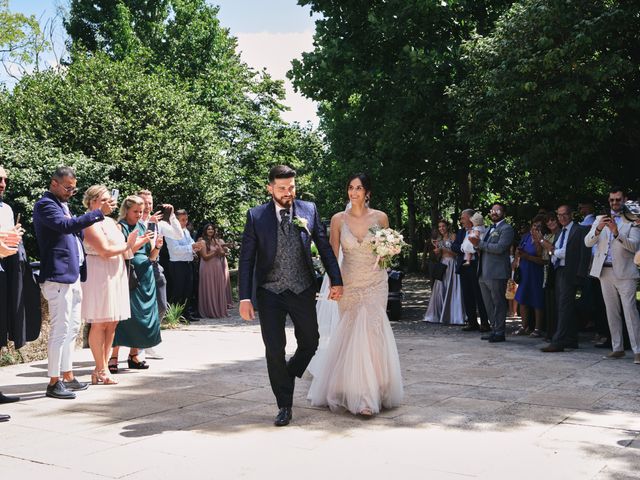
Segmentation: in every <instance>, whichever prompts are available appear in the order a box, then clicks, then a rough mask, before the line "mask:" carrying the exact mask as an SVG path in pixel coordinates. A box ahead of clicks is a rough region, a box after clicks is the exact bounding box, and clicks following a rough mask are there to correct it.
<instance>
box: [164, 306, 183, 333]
mask: <svg viewBox="0 0 640 480" xmlns="http://www.w3.org/2000/svg"><path fill="white" fill-rule="evenodd" d="M184 307H185V305H184V304H182V303H170V304H169V305H167V312H166V313H165V314H164V318H163V319H162V323H161V324H160V328H161V329H162V330H170V329H173V328H179V327H180V326H181V325H187V324H188V323H189V322H188V321H187V319H186V318H184V316H183V315H182V314H183V313H184Z"/></svg>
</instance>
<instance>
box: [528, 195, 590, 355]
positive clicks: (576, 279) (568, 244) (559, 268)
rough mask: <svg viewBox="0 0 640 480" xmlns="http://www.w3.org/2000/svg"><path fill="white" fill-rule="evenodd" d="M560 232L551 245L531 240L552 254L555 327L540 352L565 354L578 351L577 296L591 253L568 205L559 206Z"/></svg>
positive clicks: (584, 230) (546, 242) (586, 229)
mask: <svg viewBox="0 0 640 480" xmlns="http://www.w3.org/2000/svg"><path fill="white" fill-rule="evenodd" d="M557 215H558V222H559V223H560V225H561V226H562V230H561V231H560V234H559V235H558V238H557V239H556V241H555V242H554V243H552V242H550V241H548V240H545V239H543V238H541V237H542V235H541V234H536V235H535V236H534V240H536V241H538V242H540V243H541V244H542V246H543V247H544V248H545V249H547V250H548V251H549V253H550V254H551V264H552V265H553V268H554V270H555V294H556V308H557V313H556V318H557V321H558V327H557V329H556V333H555V334H554V335H553V338H552V339H551V343H550V344H549V345H548V346H546V347H544V348H542V349H541V350H542V351H543V352H564V349H565V348H578V320H577V318H576V292H577V290H578V286H579V285H581V284H582V283H584V281H585V279H586V276H587V269H588V268H589V260H590V258H591V250H589V249H588V248H587V247H586V245H585V244H584V237H585V235H586V234H587V231H588V228H587V227H583V226H581V225H578V224H577V223H576V222H574V221H573V220H572V215H573V210H572V208H571V207H570V206H569V205H560V206H559V207H558V211H557Z"/></svg>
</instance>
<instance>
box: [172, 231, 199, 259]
mask: <svg viewBox="0 0 640 480" xmlns="http://www.w3.org/2000/svg"><path fill="white" fill-rule="evenodd" d="M166 242H167V249H168V250H169V260H170V261H172V262H190V261H192V260H193V247H192V245H193V244H194V243H195V242H194V241H193V238H191V234H190V233H189V230H187V229H186V228H185V229H183V230H182V237H181V238H180V240H174V239H173V238H167V239H166Z"/></svg>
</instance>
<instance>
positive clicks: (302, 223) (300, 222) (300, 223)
mask: <svg viewBox="0 0 640 480" xmlns="http://www.w3.org/2000/svg"><path fill="white" fill-rule="evenodd" d="M293 224H294V225H295V226H296V227H298V228H304V229H305V231H306V232H307V233H308V234H309V236H311V232H310V231H309V227H307V225H308V224H309V220H307V219H306V218H302V217H298V216H297V215H296V216H295V217H293Z"/></svg>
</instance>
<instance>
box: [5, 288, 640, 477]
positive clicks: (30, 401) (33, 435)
mask: <svg viewBox="0 0 640 480" xmlns="http://www.w3.org/2000/svg"><path fill="white" fill-rule="evenodd" d="M420 285H421V284H420V282H419V281H418V282H416V285H414V287H415V288H412V294H413V298H410V299H409V300H408V308H407V309H406V310H405V315H404V318H405V320H403V321H402V322H398V323H395V324H394V325H393V327H394V331H395V333H396V339H397V343H398V349H399V352H400V357H401V363H402V367H403V377H404V382H405V400H404V403H403V405H402V406H400V407H399V408H396V409H393V410H389V411H384V412H383V413H382V414H380V415H379V416H377V417H375V418H373V419H363V418H361V417H355V416H352V415H350V414H332V413H330V412H329V411H327V410H325V409H319V408H313V407H310V406H309V404H308V403H307V401H306V398H305V397H306V392H307V390H308V387H309V378H303V379H302V380H300V381H298V382H297V386H296V398H295V405H294V411H293V413H294V419H293V423H292V424H291V425H290V426H289V427H286V428H276V427H273V426H272V421H273V417H274V416H275V413H276V407H275V405H274V400H273V396H272V394H271V391H270V388H269V384H268V379H267V375H266V367H265V362H264V359H263V347H262V342H261V337H260V331H259V326H258V325H257V322H252V323H243V322H242V321H241V320H240V319H239V318H238V317H237V316H233V317H230V318H228V319H225V320H207V321H203V322H199V323H195V324H192V325H190V326H188V327H185V328H183V329H181V330H174V331H165V332H163V339H164V341H163V343H162V344H161V346H160V348H159V349H158V350H161V351H162V354H163V355H164V357H165V358H164V359H163V360H150V361H149V363H150V364H151V368H150V369H149V370H147V371H131V370H126V369H125V370H122V373H120V374H118V376H117V379H118V380H119V381H120V384H119V385H114V386H92V387H90V388H89V390H87V391H85V392H79V394H78V398H77V399H76V400H72V401H65V400H54V399H48V398H46V397H44V387H45V383H46V380H47V379H46V363H45V362H42V361H41V362H33V363H29V364H24V365H14V366H9V367H4V368H2V369H0V386H1V387H2V388H1V389H2V391H3V392H4V393H6V394H19V395H20V396H21V397H22V399H23V400H22V401H21V402H19V403H14V404H9V405H0V412H1V413H8V414H10V415H11V416H12V419H11V421H10V422H8V423H2V424H0V439H1V440H2V441H1V446H0V472H1V475H2V477H1V478H2V479H13V478H15V479H18V478H27V479H32V478H33V479H35V478H39V479H40V478H47V479H76V478H77V479H104V478H109V479H111V478H125V479H140V480H146V479H150V480H151V479H153V480H159V479H176V478H180V479H236V478H241V479H279V478H292V477H299V476H300V477H303V478H304V479H305V480H311V479H324V480H328V479H334V478H337V479H344V478H352V479H354V480H355V479H356V478H358V479H360V478H371V479H378V478H393V477H396V476H397V477H399V478H409V479H413V478H416V479H418V478H420V479H461V478H474V479H476V478H477V479H496V478H520V479H529V478H531V479H545V480H546V479H598V480H604V479H631V478H640V473H639V470H640V468H639V467H640V399H639V394H640V366H638V365H634V364H633V362H632V357H631V356H630V355H627V357H626V358H624V359H621V360H605V359H603V354H604V353H606V351H605V352H603V351H601V350H597V349H595V348H593V347H592V346H590V344H589V342H588V340H587V339H585V341H584V342H583V345H584V348H581V349H579V350H576V351H573V352H566V353H559V354H542V353H541V352H539V351H538V349H537V347H539V346H540V345H542V343H541V342H539V341H537V340H535V339H530V338H521V337H509V338H508V341H507V342H506V343H501V344H488V343H486V342H483V341H481V340H480V339H479V338H478V337H479V335H477V334H475V333H463V332H460V330H459V327H445V326H436V325H428V324H423V323H422V322H421V321H420V320H419V319H420V317H421V315H422V314H423V313H424V301H423V300H421V298H425V297H423V296H422V295H423V294H425V292H426V289H425V290H424V291H422V290H421V287H420ZM427 293H428V292H427ZM512 327H513V326H512ZM288 338H289V347H288V350H289V351H292V350H293V349H294V345H295V338H294V337H293V331H292V329H290V328H289V329H288ZM121 355H122V356H123V358H124V355H125V350H124V349H123V352H122V354H121ZM75 365H76V374H77V375H78V377H79V378H81V379H83V380H88V379H89V374H90V372H91V369H92V361H91V355H90V352H89V351H88V350H78V351H77V355H76V363H75ZM125 366H126V365H125V363H124V362H122V363H121V367H125Z"/></svg>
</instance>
